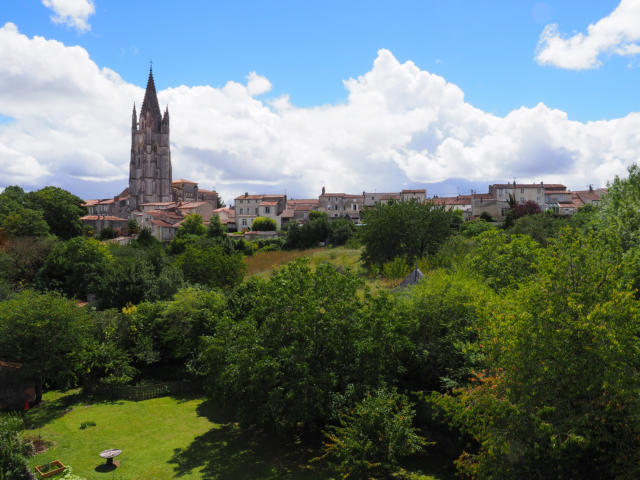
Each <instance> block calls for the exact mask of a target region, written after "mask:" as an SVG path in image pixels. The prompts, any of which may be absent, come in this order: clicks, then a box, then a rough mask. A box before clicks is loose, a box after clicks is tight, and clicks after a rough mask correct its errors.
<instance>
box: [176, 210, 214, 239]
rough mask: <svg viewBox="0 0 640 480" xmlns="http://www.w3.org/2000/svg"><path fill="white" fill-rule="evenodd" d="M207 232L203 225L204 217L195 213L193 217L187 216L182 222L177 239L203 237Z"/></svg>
mask: <svg viewBox="0 0 640 480" xmlns="http://www.w3.org/2000/svg"><path fill="white" fill-rule="evenodd" d="M206 232H207V229H206V228H205V226H204V224H203V223H202V217H201V216H200V215H198V214H197V213H193V214H191V215H187V216H186V217H184V220H182V223H181V224H180V227H178V231H177V232H176V237H178V238H183V237H186V236H189V235H195V236H197V237H201V236H203V235H204V234H205V233H206Z"/></svg>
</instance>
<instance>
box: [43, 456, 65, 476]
mask: <svg viewBox="0 0 640 480" xmlns="http://www.w3.org/2000/svg"><path fill="white" fill-rule="evenodd" d="M64 469H65V466H64V465H63V464H62V462H61V461H60V460H54V461H53V462H50V463H48V464H47V465H38V466H37V467H36V472H38V473H39V474H40V477H42V478H47V477H52V476H54V475H57V474H59V473H61V472H62V471H63V470H64Z"/></svg>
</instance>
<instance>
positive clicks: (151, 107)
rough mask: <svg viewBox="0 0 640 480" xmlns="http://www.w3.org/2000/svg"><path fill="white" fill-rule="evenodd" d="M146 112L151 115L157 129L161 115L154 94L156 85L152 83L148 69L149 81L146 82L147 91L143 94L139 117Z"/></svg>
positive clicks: (150, 70)
mask: <svg viewBox="0 0 640 480" xmlns="http://www.w3.org/2000/svg"><path fill="white" fill-rule="evenodd" d="M147 112H149V113H151V117H152V119H153V120H152V121H154V123H155V124H156V126H157V127H159V126H160V122H161V121H162V114H161V113H160V105H159V104H158V95H157V94H156V85H155V83H154V81H153V69H152V68H151V67H149V79H148V80H147V90H146V91H145V92H144V100H143V101H142V108H141V109H140V116H141V117H142V116H143V115H145V114H146V113H147Z"/></svg>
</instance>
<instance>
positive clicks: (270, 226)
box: [251, 217, 278, 232]
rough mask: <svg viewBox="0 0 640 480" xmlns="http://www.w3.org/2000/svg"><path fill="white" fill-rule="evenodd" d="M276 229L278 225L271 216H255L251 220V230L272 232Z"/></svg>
mask: <svg viewBox="0 0 640 480" xmlns="http://www.w3.org/2000/svg"><path fill="white" fill-rule="evenodd" d="M277 229H278V225H277V224H276V221H275V220H274V219H273V218H268V217H256V218H254V219H253V222H251V230H253V231H254V232H273V231H276V230H277Z"/></svg>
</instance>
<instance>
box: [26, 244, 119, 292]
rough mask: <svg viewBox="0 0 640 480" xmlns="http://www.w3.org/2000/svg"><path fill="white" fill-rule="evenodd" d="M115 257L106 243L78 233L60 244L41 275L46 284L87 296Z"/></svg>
mask: <svg viewBox="0 0 640 480" xmlns="http://www.w3.org/2000/svg"><path fill="white" fill-rule="evenodd" d="M111 261H112V256H111V253H110V252H109V249H108V248H107V246H106V245H104V244H103V243H101V242H99V241H98V240H95V239H93V238H86V237H76V238H72V239H71V240H67V241H66V242H61V243H59V244H57V245H56V246H55V247H54V248H53V250H51V253H49V256H48V257H47V259H46V261H45V263H44V266H43V267H42V270H40V272H39V274H38V276H39V278H40V282H41V284H42V286H43V287H45V288H49V289H52V290H59V291H61V292H64V293H65V294H66V295H69V296H71V297H76V298H80V299H83V300H86V298H87V293H88V292H89V291H90V288H91V285H92V284H93V282H94V281H96V280H99V279H100V278H101V277H102V275H103V274H104V272H105V270H106V268H107V266H108V265H109V263H110V262H111Z"/></svg>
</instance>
